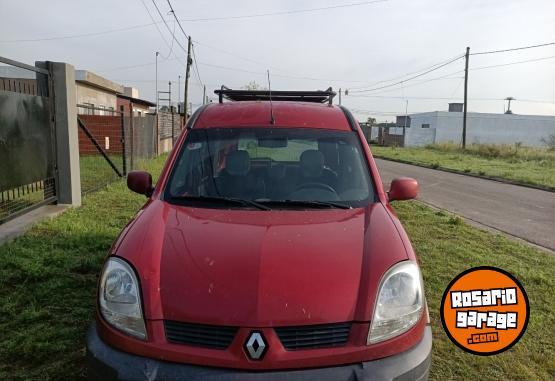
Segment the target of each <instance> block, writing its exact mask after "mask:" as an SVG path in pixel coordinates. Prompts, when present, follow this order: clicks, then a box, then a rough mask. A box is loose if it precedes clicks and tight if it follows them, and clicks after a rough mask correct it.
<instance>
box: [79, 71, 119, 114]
mask: <svg viewBox="0 0 555 381" xmlns="http://www.w3.org/2000/svg"><path fill="white" fill-rule="evenodd" d="M123 91H124V87H123V86H122V85H119V84H117V83H115V82H112V81H110V80H108V79H106V78H104V77H101V76H99V75H98V74H95V73H92V72H90V71H87V70H75V95H76V98H77V99H76V100H77V105H78V111H77V113H78V114H84V115H112V114H113V112H111V111H114V110H117V105H118V102H117V95H118V94H123ZM99 109H100V110H99ZM104 110H106V111H104Z"/></svg>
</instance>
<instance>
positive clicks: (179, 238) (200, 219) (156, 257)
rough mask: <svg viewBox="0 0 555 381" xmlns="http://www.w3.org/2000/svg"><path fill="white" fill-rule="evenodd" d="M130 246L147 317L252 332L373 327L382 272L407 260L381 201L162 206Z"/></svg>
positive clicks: (122, 251)
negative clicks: (331, 325) (277, 207)
mask: <svg viewBox="0 0 555 381" xmlns="http://www.w3.org/2000/svg"><path fill="white" fill-rule="evenodd" d="M123 242H124V243H125V244H122V245H121V247H119V248H118V249H117V255H123V256H126V257H127V259H128V260H129V261H130V262H131V263H132V264H133V265H134V266H135V268H136V269H137V272H138V273H139V278H140V279H141V287H142V290H143V297H144V301H143V304H144V306H145V307H144V308H145V315H146V318H148V319H168V320H178V321H186V322H198V323H204V324H219V325H232V326H233V325H237V326H247V327H266V326H275V325H295V324H318V323H327V322H340V321H353V320H361V319H365V320H368V319H369V316H370V313H371V307H372V306H373V303H374V298H375V292H376V289H377V287H378V285H379V281H380V278H381V275H382V274H383V273H384V272H385V270H387V268H389V267H390V266H391V265H392V264H394V263H396V262H398V261H400V260H404V259H406V258H407V254H406V249H405V246H404V245H403V242H402V240H401V238H400V235H399V232H398V231H397V227H396V226H395V224H394V223H393V221H392V216H390V214H389V212H388V211H387V210H386V208H385V207H384V206H383V205H382V204H379V203H376V204H372V205H370V206H369V207H368V208H363V209H351V210H341V209H331V210H308V211H254V210H253V211H250V210H221V209H199V208H191V207H184V206H176V205H171V204H168V203H165V202H161V201H154V202H152V203H151V204H150V205H149V206H148V207H146V208H145V210H144V211H143V212H142V213H141V215H140V216H138V217H137V219H136V221H135V223H134V226H132V227H131V228H130V232H129V234H127V237H126V238H125V239H124V240H123ZM131 242H134V243H131ZM136 242H139V243H140V246H138V244H135V243H136ZM133 245H135V246H136V247H135V248H133V247H130V246H133Z"/></svg>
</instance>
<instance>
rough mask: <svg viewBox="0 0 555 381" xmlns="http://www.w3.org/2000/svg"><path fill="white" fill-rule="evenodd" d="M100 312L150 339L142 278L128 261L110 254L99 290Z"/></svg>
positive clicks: (120, 326) (127, 330)
mask: <svg viewBox="0 0 555 381" xmlns="http://www.w3.org/2000/svg"><path fill="white" fill-rule="evenodd" d="M98 298H99V303H100V313H101V314H102V316H103V317H104V319H106V321H107V322H108V323H110V324H111V325H113V326H114V327H115V328H117V329H119V330H121V331H123V332H125V333H127V334H129V335H131V336H134V337H137V338H139V339H142V340H144V339H146V328H145V322H144V319H143V312H142V310H141V296H140V292H139V282H138V281H137V277H136V276H135V272H134V271H133V269H132V268H131V266H129V265H128V264H127V263H126V262H125V261H123V260H122V259H119V258H114V257H112V258H110V259H108V261H107V262H106V265H105V266H104V270H103V271H102V276H101V278H100V288H99V292H98Z"/></svg>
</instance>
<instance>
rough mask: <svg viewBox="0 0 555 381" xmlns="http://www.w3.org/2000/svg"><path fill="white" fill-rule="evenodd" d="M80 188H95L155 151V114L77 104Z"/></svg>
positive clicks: (137, 164) (136, 165) (90, 189)
mask: <svg viewBox="0 0 555 381" xmlns="http://www.w3.org/2000/svg"><path fill="white" fill-rule="evenodd" d="M77 107H78V112H79V113H78V118H77V119H78V124H79V163H80V169H81V192H82V193H83V194H86V193H89V192H92V191H95V190H97V189H99V188H101V187H103V186H105V185H106V184H108V183H110V182H112V181H114V180H117V179H119V178H121V177H124V176H125V175H127V172H128V171H130V170H133V169H139V168H142V163H143V161H144V160H147V159H151V158H153V157H154V156H156V154H157V141H158V137H157V129H156V115H151V114H146V115H141V116H137V115H131V114H125V113H124V112H123V110H112V109H110V110H109V109H106V108H98V107H93V106H89V105H83V104H79V105H77Z"/></svg>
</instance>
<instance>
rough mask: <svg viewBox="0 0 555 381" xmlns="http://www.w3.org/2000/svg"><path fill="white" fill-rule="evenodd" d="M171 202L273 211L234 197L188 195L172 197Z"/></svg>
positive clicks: (253, 202)
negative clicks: (252, 207)
mask: <svg viewBox="0 0 555 381" xmlns="http://www.w3.org/2000/svg"><path fill="white" fill-rule="evenodd" d="M171 200H178V201H201V202H202V201H204V202H212V203H221V204H234V205H243V206H254V207H255V208H257V209H260V210H271V208H270V207H268V206H266V205H262V204H260V203H258V202H256V201H252V200H244V199H242V198H234V197H217V196H195V195H187V196H171Z"/></svg>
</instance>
